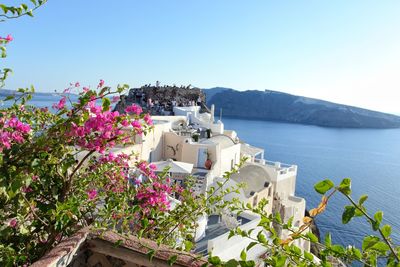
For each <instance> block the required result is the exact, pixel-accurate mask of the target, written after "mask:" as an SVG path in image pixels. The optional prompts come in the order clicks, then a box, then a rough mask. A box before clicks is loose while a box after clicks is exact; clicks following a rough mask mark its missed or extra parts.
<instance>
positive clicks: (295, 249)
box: [290, 245, 301, 255]
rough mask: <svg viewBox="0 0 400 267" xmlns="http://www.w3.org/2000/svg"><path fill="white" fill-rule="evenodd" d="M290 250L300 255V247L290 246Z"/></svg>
mask: <svg viewBox="0 0 400 267" xmlns="http://www.w3.org/2000/svg"><path fill="white" fill-rule="evenodd" d="M290 251H292V252H293V253H294V254H296V255H301V249H300V248H298V247H297V246H295V245H291V246H290Z"/></svg>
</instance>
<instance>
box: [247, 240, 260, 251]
mask: <svg viewBox="0 0 400 267" xmlns="http://www.w3.org/2000/svg"><path fill="white" fill-rule="evenodd" d="M257 244H258V243H257V242H251V243H250V244H249V245H248V246H247V248H246V250H247V251H249V250H250V249H251V248H252V247H254V246H255V245H257Z"/></svg>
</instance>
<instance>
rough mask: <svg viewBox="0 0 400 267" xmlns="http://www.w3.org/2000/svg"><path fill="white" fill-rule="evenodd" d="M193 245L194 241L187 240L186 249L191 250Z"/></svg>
mask: <svg viewBox="0 0 400 267" xmlns="http://www.w3.org/2000/svg"><path fill="white" fill-rule="evenodd" d="M192 247H193V243H192V242H190V241H188V240H186V241H185V251H190V250H191V249H192Z"/></svg>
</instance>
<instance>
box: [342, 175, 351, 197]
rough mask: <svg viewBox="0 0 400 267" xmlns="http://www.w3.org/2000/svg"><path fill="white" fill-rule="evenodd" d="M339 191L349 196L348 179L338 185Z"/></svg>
mask: <svg viewBox="0 0 400 267" xmlns="http://www.w3.org/2000/svg"><path fill="white" fill-rule="evenodd" d="M339 191H340V192H342V193H343V194H345V195H350V194H351V180H350V178H344V179H343V180H342V182H341V183H340V185H339Z"/></svg>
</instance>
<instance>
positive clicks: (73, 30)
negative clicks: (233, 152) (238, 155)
mask: <svg viewBox="0 0 400 267" xmlns="http://www.w3.org/2000/svg"><path fill="white" fill-rule="evenodd" d="M26 1H27V0H26ZM9 2H14V3H15V2H17V3H19V2H20V1H8V3H9ZM399 14H400V1H397V0H396V1H395V0H393V1H376V0H374V1H368V0H352V1H348V0H342V1H340V0H335V1H317V0H315V1H295V0H292V1H266V0H260V1H243V0H240V1H234V0H226V1H225V0H218V1H217V0H209V1H205V0H202V1H184V0H179V1H178V0H176V1H175V0H158V1H155V0H154V1H153V0H143V1H134V0H119V1H111V0H109V1H105V0H69V1H60V0H49V2H48V4H47V5H46V6H44V7H43V8H42V9H40V10H38V11H37V12H36V14H35V18H28V17H26V18H22V19H18V20H13V21H8V22H6V23H2V24H1V26H2V27H1V30H0V34H1V35H6V34H8V33H11V34H12V35H13V36H14V38H15V40H14V41H13V42H12V43H11V44H10V45H9V47H8V53H9V57H8V58H7V59H6V60H5V61H3V62H2V65H3V66H7V67H11V68H12V69H13V70H14V72H15V73H14V75H13V76H12V77H11V78H10V79H9V80H8V82H7V86H6V88H11V89H15V88H17V87H23V86H29V85H30V84H33V85H35V86H36V88H37V90H38V91H53V90H54V89H58V90H62V89H63V88H64V87H65V86H66V85H67V84H68V83H69V82H74V81H80V82H81V84H85V85H92V86H95V85H96V84H97V81H98V80H99V79H104V80H105V81H106V82H107V83H108V84H110V85H116V84H118V83H128V84H130V85H131V86H140V85H143V84H145V83H155V81H156V80H159V81H160V82H161V83H165V84H172V83H176V84H178V85H180V84H192V85H195V86H198V87H202V88H209V87H214V86H225V87H232V88H235V89H238V90H245V89H260V90H263V89H272V90H278V91H284V92H288V93H293V94H299V95H304V96H309V97H315V98H322V99H325V100H330V101H334V102H339V103H344V104H351V105H356V106H361V107H366V108H371V109H376V110H381V111H386V112H393V113H400V104H399V102H400V101H399V100H400V98H399V97H398V96H397V95H398V94H399V91H400V90H399V89H400V15H399Z"/></svg>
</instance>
